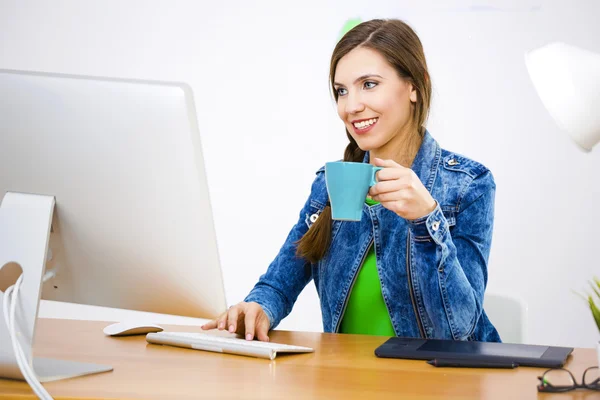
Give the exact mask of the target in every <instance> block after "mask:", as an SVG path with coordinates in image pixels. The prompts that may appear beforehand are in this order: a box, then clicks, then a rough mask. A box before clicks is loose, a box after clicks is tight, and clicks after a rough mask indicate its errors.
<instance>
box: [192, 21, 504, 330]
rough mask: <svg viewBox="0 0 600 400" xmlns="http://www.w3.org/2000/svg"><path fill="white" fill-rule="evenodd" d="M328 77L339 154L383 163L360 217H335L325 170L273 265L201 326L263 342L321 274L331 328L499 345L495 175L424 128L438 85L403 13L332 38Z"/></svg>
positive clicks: (325, 323) (324, 306) (319, 282)
mask: <svg viewBox="0 0 600 400" xmlns="http://www.w3.org/2000/svg"><path fill="white" fill-rule="evenodd" d="M330 81H331V86H332V89H333V94H334V97H335V100H336V103H337V111H338V114H339V116H340V118H341V119H342V121H343V122H344V124H345V125H346V134H347V136H348V139H349V141H350V143H349V144H348V146H347V148H346V151H345V154H344V160H345V161H353V162H364V163H371V164H373V165H375V166H379V167H383V169H382V170H380V171H379V172H377V180H378V183H377V184H375V185H374V186H372V187H371V189H370V190H369V195H370V198H367V199H365V204H364V206H363V215H362V220H361V221H360V222H342V221H332V219H331V210H330V206H329V201H328V195H327V188H326V184H325V178H324V168H321V169H319V170H318V171H317V177H316V179H315V181H314V182H313V184H312V189H311V194H310V196H309V198H308V200H307V202H306V204H305V205H304V207H303V209H302V211H301V212H300V218H299V220H298V222H297V224H296V225H295V226H294V227H293V228H292V230H291V232H290V234H289V236H288V238H287V240H286V241H285V243H284V245H283V247H282V248H281V250H280V252H279V254H278V255H277V257H276V258H275V260H274V261H273V262H272V263H271V265H270V266H269V268H268V270H267V272H266V273H265V274H264V275H263V276H261V278H260V280H259V282H258V283H257V284H256V285H255V287H254V288H253V289H252V291H251V292H250V294H249V295H248V296H247V297H246V299H245V301H243V302H241V303H239V304H237V305H235V306H232V307H230V308H229V310H228V311H227V312H225V313H224V314H223V315H221V316H220V317H219V318H218V319H217V320H214V321H211V322H209V323H207V324H205V325H204V326H203V327H202V328H203V329H213V328H218V329H228V330H229V331H230V332H237V333H240V334H245V337H246V339H248V340H252V339H253V338H254V337H255V336H256V337H257V338H258V339H259V340H262V341H268V340H269V338H268V336H267V334H268V331H269V329H272V328H274V327H275V326H277V325H278V324H279V322H280V321H281V319H283V318H284V317H285V316H287V315H288V314H289V313H290V312H291V310H292V306H293V305H294V302H295V301H296V299H297V297H298V295H299V293H300V292H301V291H302V289H303V288H304V287H305V286H306V284H307V283H308V282H309V281H310V280H311V279H314V280H315V286H316V288H317V291H318V294H319V298H320V302H321V312H322V316H323V327H324V330H325V332H346V333H363V334H378V335H386V336H394V335H397V336H404V337H423V338H439V339H454V340H478V341H500V337H499V335H498V332H497V331H496V329H495V328H494V326H493V325H492V324H491V323H490V321H489V320H488V318H487V316H486V314H485V312H484V311H483V307H482V304H483V296H484V290H485V287H486V283H487V262H488V256H489V252H490V245H491V238H492V226H493V218H494V195H495V183H494V179H493V176H492V174H491V172H490V171H489V170H488V169H487V168H486V167H484V166H483V165H481V164H479V163H477V162H475V161H473V160H470V159H468V158H466V157H464V156H461V155H458V154H455V153H452V152H449V151H446V150H444V149H441V148H440V146H439V145H438V143H437V142H436V141H435V140H434V139H433V138H432V136H431V135H430V134H429V132H428V131H427V130H426V129H425V127H424V125H425V122H426V119H427V115H428V111H429V106H430V99H431V81H430V78H429V74H428V72H427V63H426V61H425V56H424V53H423V48H422V45H421V42H420V40H419V38H418V37H417V35H416V34H415V32H414V31H413V30H412V29H411V28H410V27H409V26H408V25H406V24H405V23H404V22H402V21H399V20H372V21H367V22H364V23H362V24H360V25H358V26H356V27H355V28H354V29H352V30H351V31H349V32H348V33H347V34H346V35H345V36H344V37H343V38H342V39H341V40H340V42H339V43H338V44H337V46H336V48H335V50H334V51H333V55H332V59H331V67H330Z"/></svg>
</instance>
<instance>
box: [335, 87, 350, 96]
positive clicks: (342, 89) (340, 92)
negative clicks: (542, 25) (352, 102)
mask: <svg viewBox="0 0 600 400" xmlns="http://www.w3.org/2000/svg"><path fill="white" fill-rule="evenodd" d="M347 92H348V91H347V90H346V89H344V88H338V89H337V94H338V96H344V95H346V93H347Z"/></svg>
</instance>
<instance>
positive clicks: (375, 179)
mask: <svg viewBox="0 0 600 400" xmlns="http://www.w3.org/2000/svg"><path fill="white" fill-rule="evenodd" d="M382 169H383V167H373V174H372V175H371V183H370V184H369V187H371V186H373V185H374V184H376V183H377V171H381V170H382Z"/></svg>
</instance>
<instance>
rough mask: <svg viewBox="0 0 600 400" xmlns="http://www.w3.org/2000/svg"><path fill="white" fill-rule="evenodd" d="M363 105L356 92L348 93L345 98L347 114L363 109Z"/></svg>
mask: <svg viewBox="0 0 600 400" xmlns="http://www.w3.org/2000/svg"><path fill="white" fill-rule="evenodd" d="M364 109H365V105H364V104H363V102H362V100H361V98H360V96H359V95H357V94H350V93H348V96H347V98H346V109H345V111H346V113H347V114H356V113H359V112H361V111H364Z"/></svg>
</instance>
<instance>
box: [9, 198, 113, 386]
mask: <svg viewBox="0 0 600 400" xmlns="http://www.w3.org/2000/svg"><path fill="white" fill-rule="evenodd" d="M53 212H54V197H53V196H43V195H35V194H24V193H14V192H7V193H6V195H5V196H4V198H3V199H2V203H1V204H0V285H1V287H7V286H10V285H12V284H13V283H14V281H16V278H15V279H13V280H12V281H11V282H10V284H8V285H6V284H5V283H6V282H3V280H4V281H5V280H6V279H7V278H3V276H4V277H7V276H8V274H3V271H2V270H3V269H5V271H4V272H6V271H7V270H8V269H9V268H8V267H10V269H12V270H13V271H14V270H15V268H19V269H20V270H21V271H22V273H23V281H22V284H21V289H20V291H19V296H18V299H17V305H16V306H17V309H16V315H15V325H16V327H17V329H16V330H17V340H19V343H20V344H21V348H22V349H23V353H24V354H25V358H26V359H27V361H28V362H29V363H30V365H33V370H34V372H35V374H36V376H37V377H38V379H39V381H40V382H50V381H55V380H60V379H66V378H74V377H77V376H82V375H89V374H95V373H99V372H107V371H112V369H113V368H112V367H111V366H109V365H99V364H88V363H81V362H73V361H65V360H55V359H48V358H37V357H36V358H33V359H32V347H33V338H34V336H35V322H36V319H37V313H38V308H39V304H40V298H41V288H42V279H43V276H44V271H45V268H46V254H47V251H48V242H49V239H50V228H51V225H52V215H53ZM7 266H8V267H7ZM5 267H7V268H5ZM4 300H5V294H4V292H3V291H1V290H0V378H9V379H18V380H25V377H24V376H23V375H22V373H21V370H20V369H19V365H18V364H17V360H16V358H15V355H14V351H13V348H12V345H11V340H10V334H9V331H8V327H7V326H6V323H5V322H4V315H3V311H2V305H3V302H4Z"/></svg>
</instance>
